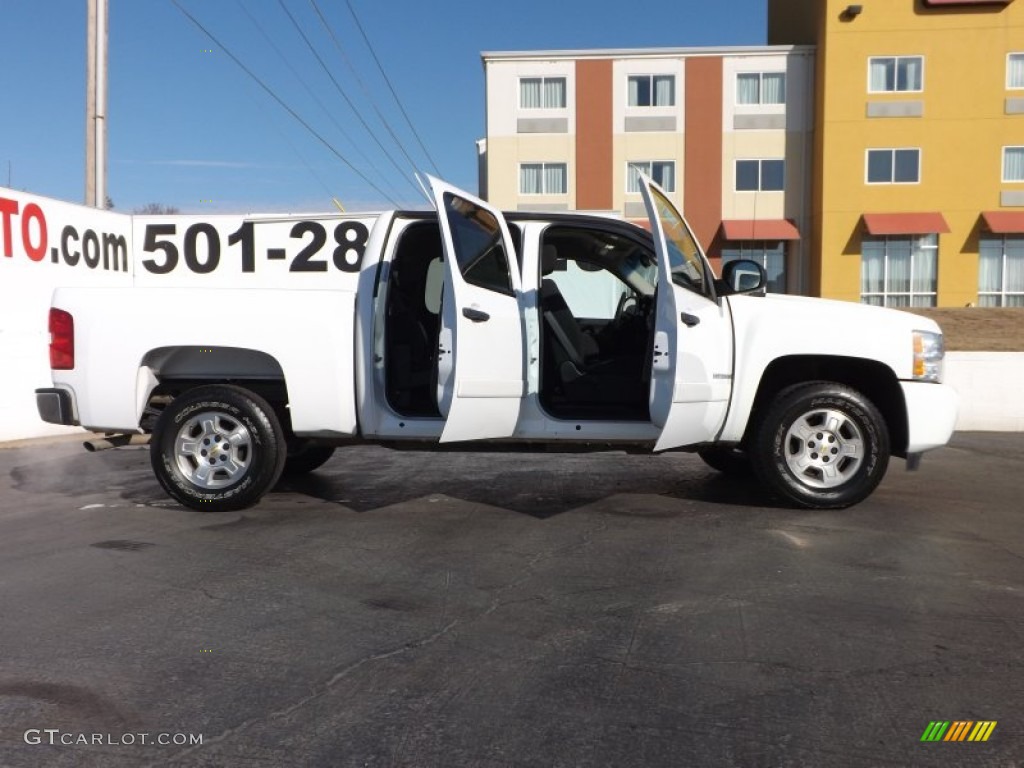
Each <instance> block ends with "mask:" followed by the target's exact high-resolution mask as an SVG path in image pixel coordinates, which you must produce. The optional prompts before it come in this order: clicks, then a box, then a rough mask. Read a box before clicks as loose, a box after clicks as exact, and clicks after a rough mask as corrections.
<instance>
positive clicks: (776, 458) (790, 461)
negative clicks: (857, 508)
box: [751, 382, 889, 509]
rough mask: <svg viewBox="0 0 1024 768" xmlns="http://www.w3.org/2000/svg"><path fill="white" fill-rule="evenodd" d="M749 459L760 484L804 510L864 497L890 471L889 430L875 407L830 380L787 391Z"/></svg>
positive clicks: (764, 422) (839, 505) (757, 433)
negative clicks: (887, 470) (760, 481)
mask: <svg viewBox="0 0 1024 768" xmlns="http://www.w3.org/2000/svg"><path fill="white" fill-rule="evenodd" d="M751 445H752V451H751V460H752V463H753V466H754V470H755V471H756V472H757V474H758V476H759V477H760V478H761V480H762V481H763V482H764V483H765V484H766V485H768V486H769V487H770V488H771V489H772V490H774V491H775V492H777V493H779V494H780V495H782V496H784V497H785V498H786V499H788V500H789V501H792V502H795V503H796V504H799V505H800V506H804V507H811V508H815V509H838V508H842V507H848V506H850V505H852V504H856V503H858V502H860V501H863V500H864V499H866V498H867V497H868V496H869V495H871V492H872V491H874V490H875V488H876V487H878V484H879V483H880V482H881V481H882V477H884V476H885V470H886V468H887V467H888V466H889V432H888V430H887V428H886V424H885V420H884V419H883V418H882V416H881V414H880V413H879V412H878V409H877V408H876V407H875V406H874V404H873V403H872V402H871V401H870V400H868V399H867V398H866V397H865V396H864V395H862V394H861V393H860V392H858V391H857V390H855V389H852V388H851V387H847V386H845V385H842V384H837V383H833V382H812V383H809V384H798V385H796V386H793V387H790V388H789V389H786V390H783V391H782V392H781V393H779V395H778V396H777V397H776V399H775V402H774V403H772V405H771V406H770V407H769V408H768V409H767V411H766V412H765V413H764V416H763V417H762V418H761V420H760V422H759V423H758V426H757V429H756V431H755V435H754V440H753V442H752V443H751Z"/></svg>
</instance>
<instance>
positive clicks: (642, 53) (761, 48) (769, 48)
mask: <svg viewBox="0 0 1024 768" xmlns="http://www.w3.org/2000/svg"><path fill="white" fill-rule="evenodd" d="M816 47H817V46H814V45H730V46H724V45H713V46H700V47H684V48H580V49H566V50H541V51H481V52H480V58H481V59H483V60H484V61H485V62H486V61H511V60H515V59H615V58H627V57H628V58H664V57H677V56H715V55H723V54H772V53H775V54H778V53H813V52H814V51H815V49H816Z"/></svg>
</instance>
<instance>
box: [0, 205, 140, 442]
mask: <svg viewBox="0 0 1024 768" xmlns="http://www.w3.org/2000/svg"><path fill="white" fill-rule="evenodd" d="M14 198H15V195H10V194H9V191H8V190H4V189H2V188H0V441H4V440H14V439H20V438H27V437H42V436H46V435H55V434H64V433H67V432H71V431H74V430H72V429H69V428H68V427H58V426H55V425H52V424H46V423H44V422H43V421H42V420H40V418H39V416H38V413H37V412H36V403H35V390H36V389H37V388H38V387H47V386H50V358H49V342H50V335H49V330H48V316H49V308H50V297H51V294H52V293H53V289H54V288H56V287H58V286H118V285H122V286H129V285H131V273H130V272H129V271H127V270H126V269H124V267H125V266H127V267H128V268H129V269H130V266H131V265H130V261H129V260H128V259H127V253H129V252H130V250H129V249H130V247H131V238H132V233H131V217H130V216H128V215H125V214H117V213H111V212H108V211H100V210H92V209H86V208H84V207H82V206H78V205H72V204H70V203H64V202H60V201H57V200H51V199H49V198H43V197H38V196H33V195H25V194H24V193H21V192H18V193H17V194H16V199H14ZM90 233H91V234H90ZM112 238H113V239H117V238H124V240H123V242H124V245H125V249H126V250H125V254H126V255H125V259H124V260H122V259H121V257H120V255H119V254H120V252H118V258H117V259H114V258H112V257H113V255H114V254H113V250H112V248H107V251H108V253H107V260H106V264H104V259H103V251H104V241H105V240H106V241H107V242H108V244H109V243H111V242H112V240H111V239H112ZM115 261H116V262H117V264H116V266H117V270H116V271H115V270H114V268H113V267H114V266H115V264H114V262H115ZM125 262H128V263H127V264H126V263H125ZM126 321H130V318H126Z"/></svg>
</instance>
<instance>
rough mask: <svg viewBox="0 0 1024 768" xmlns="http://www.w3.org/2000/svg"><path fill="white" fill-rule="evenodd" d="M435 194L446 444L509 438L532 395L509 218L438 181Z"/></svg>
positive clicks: (443, 435) (441, 392) (440, 380)
mask: <svg viewBox="0 0 1024 768" xmlns="http://www.w3.org/2000/svg"><path fill="white" fill-rule="evenodd" d="M428 178H429V179H430V186H431V188H432V191H433V193H434V202H435V205H436V206H437V213H438V219H439V220H440V223H441V234H442V237H443V240H444V252H445V278H444V280H445V282H444V294H443V297H442V300H441V339H440V344H439V348H438V360H439V364H438V406H439V407H440V410H441V414H442V415H443V416H445V417H446V419H447V420H446V422H445V426H444V431H443V432H442V433H441V442H442V443H446V442H454V441H457V440H480V439H484V438H500V437H509V436H511V435H512V434H513V433H514V432H515V428H516V422H517V421H518V420H519V409H520V407H521V405H522V401H523V396H524V394H525V391H526V387H525V380H526V376H525V361H524V354H523V330H522V329H523V325H522V313H521V311H520V307H519V295H520V279H519V266H518V263H517V261H516V253H515V251H514V249H513V247H512V239H511V238H510V237H509V232H508V226H507V224H506V223H505V219H504V217H502V215H501V213H500V212H499V211H497V210H495V209H494V208H492V207H490V206H489V205H487V203H485V202H483V201H482V200H479V199H477V198H475V197H473V196H472V195H469V194H468V193H466V192H463V191H462V190H460V189H457V188H455V187H452V186H450V185H448V184H446V183H444V182H443V181H440V180H439V179H435V178H433V177H428Z"/></svg>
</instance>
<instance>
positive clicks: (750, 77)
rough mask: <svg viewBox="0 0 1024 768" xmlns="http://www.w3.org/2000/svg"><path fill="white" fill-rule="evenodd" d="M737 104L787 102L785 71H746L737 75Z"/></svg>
mask: <svg viewBox="0 0 1024 768" xmlns="http://www.w3.org/2000/svg"><path fill="white" fill-rule="evenodd" d="M736 103H737V104H785V103H786V73H785V72H745V73H742V74H739V75H736Z"/></svg>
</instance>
